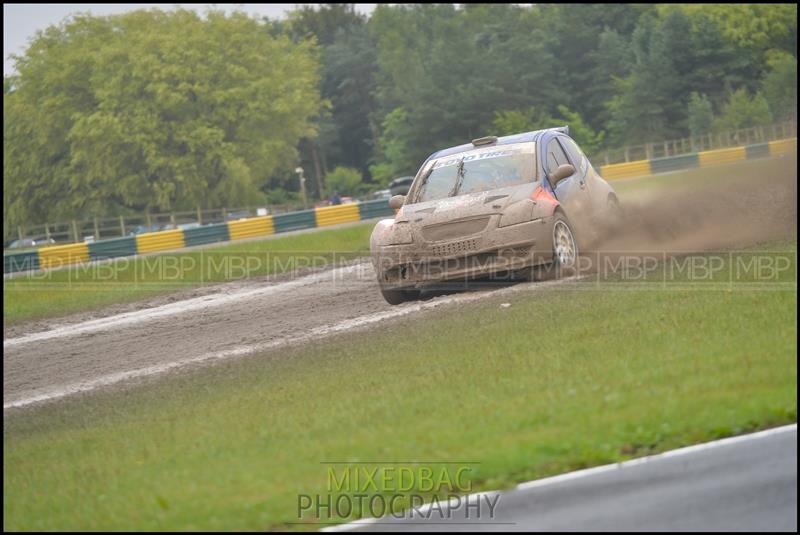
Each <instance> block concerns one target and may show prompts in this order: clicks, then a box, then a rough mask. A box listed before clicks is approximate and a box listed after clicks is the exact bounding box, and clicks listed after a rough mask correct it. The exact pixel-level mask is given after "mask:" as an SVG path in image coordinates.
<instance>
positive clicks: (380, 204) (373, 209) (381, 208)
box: [358, 199, 394, 220]
mask: <svg viewBox="0 0 800 535" xmlns="http://www.w3.org/2000/svg"><path fill="white" fill-rule="evenodd" d="M358 214H359V217H360V218H361V219H362V220H363V219H375V218H376V217H394V210H393V209H392V208H389V203H388V202H387V201H385V200H384V199H381V200H378V201H367V202H362V203H358Z"/></svg>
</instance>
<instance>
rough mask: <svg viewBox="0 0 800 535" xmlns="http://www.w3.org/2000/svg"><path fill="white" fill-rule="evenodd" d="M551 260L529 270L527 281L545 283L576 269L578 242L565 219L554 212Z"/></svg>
mask: <svg viewBox="0 0 800 535" xmlns="http://www.w3.org/2000/svg"><path fill="white" fill-rule="evenodd" d="M551 235H552V240H553V241H552V246H553V260H552V261H551V262H548V263H546V264H539V265H537V266H533V267H531V268H530V275H529V280H533V281H546V280H553V279H558V278H561V277H565V276H569V275H572V274H574V273H575V272H576V271H577V268H578V257H579V254H580V253H579V252H578V240H577V239H576V238H575V232H574V231H573V230H572V225H571V224H570V222H569V220H568V219H567V217H566V216H565V215H564V214H563V213H561V212H556V213H555V215H554V221H553V232H552V234H551Z"/></svg>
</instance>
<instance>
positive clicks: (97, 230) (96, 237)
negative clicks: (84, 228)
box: [94, 216, 100, 241]
mask: <svg viewBox="0 0 800 535" xmlns="http://www.w3.org/2000/svg"><path fill="white" fill-rule="evenodd" d="M98 240H100V226H99V225H98V224H97V216H94V241H98Z"/></svg>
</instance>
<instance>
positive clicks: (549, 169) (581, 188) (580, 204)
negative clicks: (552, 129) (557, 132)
mask: <svg viewBox="0 0 800 535" xmlns="http://www.w3.org/2000/svg"><path fill="white" fill-rule="evenodd" d="M565 163H568V164H570V165H572V166H573V167H574V168H575V173H574V174H573V175H572V176H568V177H567V178H564V179H562V180H561V181H559V182H558V184H552V182H551V186H552V188H553V192H554V193H555V196H556V199H558V201H559V202H560V203H561V204H562V205H563V206H564V210H565V211H566V212H567V216H568V217H570V218H573V219H577V218H582V219H583V218H585V217H587V216H589V215H590V214H591V202H590V197H589V193H588V190H587V185H586V167H584V169H583V171H581V167H580V163H579V162H573V161H572V160H571V159H570V158H569V156H567V152H566V151H565V150H564V148H563V147H562V146H561V143H560V142H559V139H558V137H553V138H551V139H550V140H549V141H548V142H547V147H546V149H545V159H544V164H545V165H544V167H545V172H546V173H547V177H548V179H549V177H550V176H552V175H553V173H555V171H556V169H558V167H559V166H560V165H563V164H565ZM576 163H577V164H578V165H576Z"/></svg>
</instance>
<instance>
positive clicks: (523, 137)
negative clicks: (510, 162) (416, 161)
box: [425, 126, 569, 162]
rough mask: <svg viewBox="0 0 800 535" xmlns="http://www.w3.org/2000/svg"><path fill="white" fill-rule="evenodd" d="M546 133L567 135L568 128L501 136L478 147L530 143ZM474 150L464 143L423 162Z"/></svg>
mask: <svg viewBox="0 0 800 535" xmlns="http://www.w3.org/2000/svg"><path fill="white" fill-rule="evenodd" d="M547 132H554V133H555V132H560V133H563V134H567V135H569V127H567V126H560V127H558V128H546V129H544V130H533V131H531V132H524V133H522V134H512V135H510V136H503V137H499V138H497V141H496V142H494V143H491V144H489V145H480V146H482V147H488V146H498V145H510V144H511V143H527V142H531V141H537V140H538V139H539V138H540V137H542V135H543V134H545V133H547ZM474 148H476V146H475V145H473V144H472V143H464V144H463V145H458V146H457V147H450V148H449V149H442V150H440V151H437V152H434V153H433V154H431V155H430V156H428V159H427V160H425V161H426V162H427V161H428V160H432V159H434V158H441V157H443V156H450V155H451V154H458V153H459V152H466V151H468V150H472V149H474Z"/></svg>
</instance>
